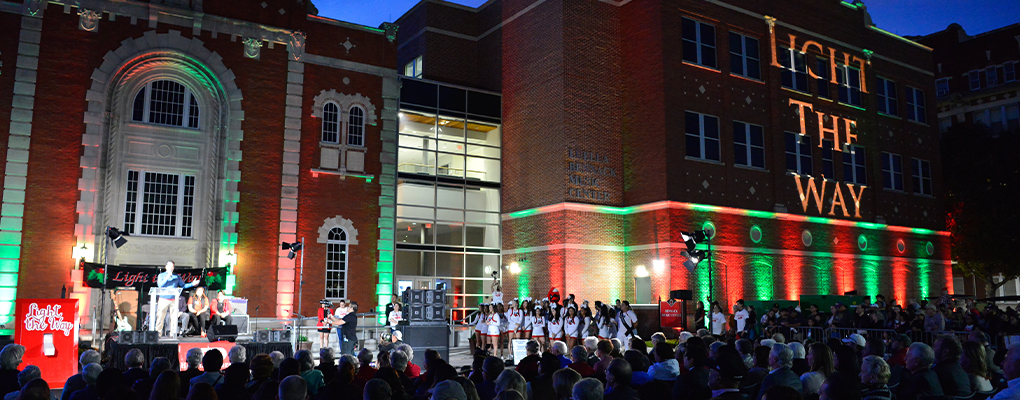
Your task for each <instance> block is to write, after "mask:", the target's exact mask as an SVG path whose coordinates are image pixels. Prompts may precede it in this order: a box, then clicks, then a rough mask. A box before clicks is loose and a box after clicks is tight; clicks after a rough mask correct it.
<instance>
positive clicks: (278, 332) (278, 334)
mask: <svg viewBox="0 0 1020 400" xmlns="http://www.w3.org/2000/svg"><path fill="white" fill-rule="evenodd" d="M291 333H292V332H291V331H290V330H288V329H274V330H273V341H274V342H290V339H291V338H292V336H291Z"/></svg>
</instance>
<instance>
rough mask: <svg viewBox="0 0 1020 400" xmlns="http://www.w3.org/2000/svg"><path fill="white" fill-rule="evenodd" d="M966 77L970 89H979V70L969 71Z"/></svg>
mask: <svg viewBox="0 0 1020 400" xmlns="http://www.w3.org/2000/svg"><path fill="white" fill-rule="evenodd" d="M967 77H968V78H969V80H970V90H978V89H981V72H979V71H970V72H969V73H968V74H967Z"/></svg>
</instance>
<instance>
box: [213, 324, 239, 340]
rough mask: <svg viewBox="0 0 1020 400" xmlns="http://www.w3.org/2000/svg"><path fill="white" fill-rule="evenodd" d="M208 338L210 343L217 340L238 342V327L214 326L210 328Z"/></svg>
mask: <svg viewBox="0 0 1020 400" xmlns="http://www.w3.org/2000/svg"><path fill="white" fill-rule="evenodd" d="M207 337H208V338H209V341H210V342H215V341H217V340H226V341H228V342H234V341H237V325H213V326H211V327H209V335H207Z"/></svg>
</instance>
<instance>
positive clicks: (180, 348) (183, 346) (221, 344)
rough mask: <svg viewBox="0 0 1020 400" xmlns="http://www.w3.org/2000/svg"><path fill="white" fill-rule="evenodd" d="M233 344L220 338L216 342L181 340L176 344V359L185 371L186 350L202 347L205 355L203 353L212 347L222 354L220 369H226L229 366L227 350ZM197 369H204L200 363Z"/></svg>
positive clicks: (186, 362)
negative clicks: (188, 341) (186, 341)
mask: <svg viewBox="0 0 1020 400" xmlns="http://www.w3.org/2000/svg"><path fill="white" fill-rule="evenodd" d="M234 344H235V343H231V342H228V341H225V340H220V341H218V342H197V343H184V342H182V343H180V344H178V345H177V359H178V360H179V361H180V363H181V371H185V370H187V369H188V358H187V355H188V350H191V349H202V355H203V356H205V353H206V352H208V351H210V350H213V349H215V350H219V352H220V353H221V354H223V367H222V368H221V369H220V370H221V371H222V370H223V369H226V368H227V367H229V366H230V360H229V359H228V358H227V352H228V351H230V348H231V347H234ZM198 369H200V370H203V371H204V370H205V369H204V368H202V365H201V364H199V365H198Z"/></svg>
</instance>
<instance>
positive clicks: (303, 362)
mask: <svg viewBox="0 0 1020 400" xmlns="http://www.w3.org/2000/svg"><path fill="white" fill-rule="evenodd" d="M294 359H296V360H297V361H298V374H299V375H300V376H301V379H304V380H305V383H306V384H307V385H308V395H309V396H315V395H317V394H319V389H322V387H323V386H326V383H325V382H324V381H323V378H322V371H319V370H317V369H315V360H313V359H312V352H310V351H308V350H299V351H298V352H297V353H294ZM280 384H281V385H282V384H283V381H280Z"/></svg>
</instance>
